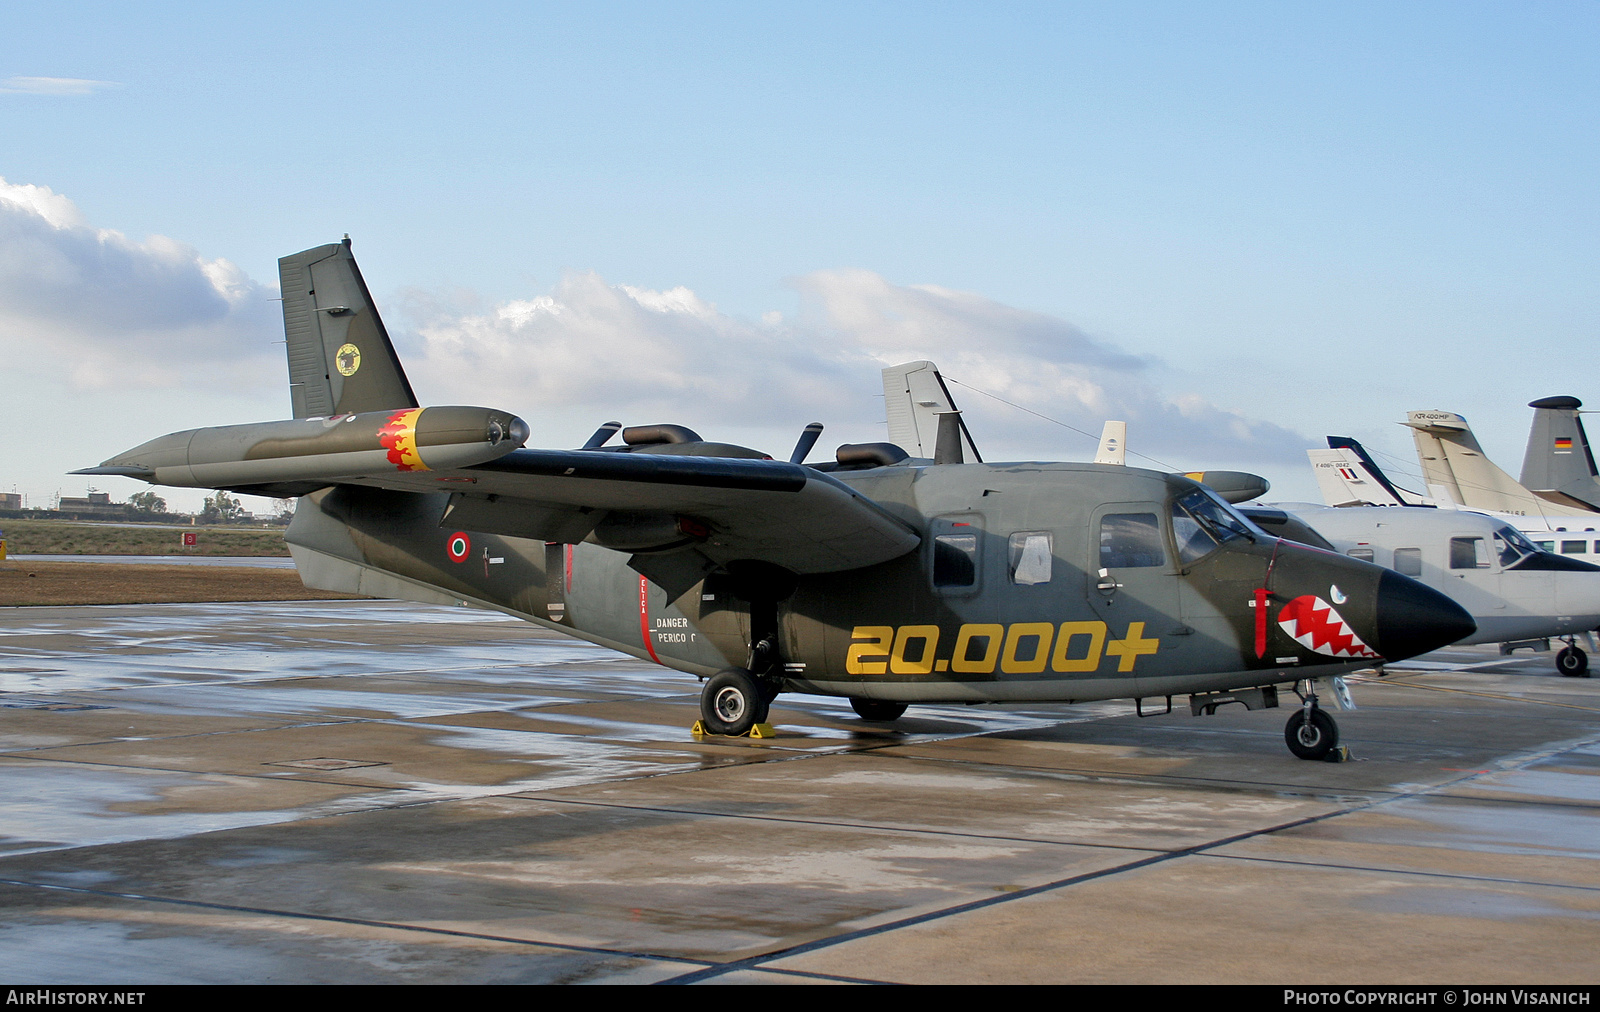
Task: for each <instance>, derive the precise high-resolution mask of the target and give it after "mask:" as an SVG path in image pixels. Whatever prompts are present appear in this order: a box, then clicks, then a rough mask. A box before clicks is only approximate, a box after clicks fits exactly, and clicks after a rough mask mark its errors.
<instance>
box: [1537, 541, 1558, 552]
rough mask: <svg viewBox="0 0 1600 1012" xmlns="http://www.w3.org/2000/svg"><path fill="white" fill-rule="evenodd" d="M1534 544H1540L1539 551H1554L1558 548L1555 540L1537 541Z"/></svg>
mask: <svg viewBox="0 0 1600 1012" xmlns="http://www.w3.org/2000/svg"><path fill="white" fill-rule="evenodd" d="M1534 544H1536V545H1538V546H1539V551H1541V552H1553V551H1555V550H1556V543H1555V542H1554V541H1535V542H1534Z"/></svg>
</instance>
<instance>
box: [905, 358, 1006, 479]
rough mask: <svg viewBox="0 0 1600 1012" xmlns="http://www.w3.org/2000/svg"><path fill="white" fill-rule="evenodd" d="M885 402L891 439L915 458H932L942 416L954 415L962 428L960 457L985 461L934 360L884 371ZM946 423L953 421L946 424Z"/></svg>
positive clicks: (980, 461) (911, 363) (935, 449)
mask: <svg viewBox="0 0 1600 1012" xmlns="http://www.w3.org/2000/svg"><path fill="white" fill-rule="evenodd" d="M883 402H884V408H885V410H887V412H888V420H889V442H891V443H895V444H897V445H898V446H899V447H900V448H901V449H903V450H905V451H906V452H907V453H909V454H911V455H912V456H913V457H933V456H934V455H935V454H936V452H937V450H938V446H939V416H940V415H947V414H952V413H953V414H955V415H956V419H957V423H956V424H958V426H959V428H960V437H961V438H960V449H961V454H960V459H962V460H965V461H972V462H977V463H982V462H983V457H982V456H981V455H980V454H979V453H978V448H977V447H976V446H974V445H973V443H972V434H971V433H970V432H968V431H967V423H966V422H965V420H962V419H961V416H960V412H959V411H958V410H957V408H956V402H955V399H954V398H952V397H951V396H950V390H949V388H947V387H946V386H945V385H944V377H942V376H940V375H939V367H938V366H936V365H934V364H933V363H932V362H926V361H923V362H906V363H903V364H901V365H892V366H890V367H889V368H887V369H885V370H883ZM946 424H947V425H948V424H950V423H948V422H947V423H946Z"/></svg>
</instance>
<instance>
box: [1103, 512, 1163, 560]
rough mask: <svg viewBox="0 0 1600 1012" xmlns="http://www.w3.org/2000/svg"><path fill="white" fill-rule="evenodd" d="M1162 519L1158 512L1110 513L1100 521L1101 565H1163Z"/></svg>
mask: <svg viewBox="0 0 1600 1012" xmlns="http://www.w3.org/2000/svg"><path fill="white" fill-rule="evenodd" d="M1166 561H1167V553H1166V552H1165V551H1164V550H1163V548H1162V544H1161V519H1160V518H1159V517H1157V516H1156V515H1155V514H1154V513H1107V514H1106V515H1105V516H1103V517H1101V518H1100V565H1101V567H1102V568H1104V569H1137V568H1141V567H1145V566H1161V565H1165V564H1166Z"/></svg>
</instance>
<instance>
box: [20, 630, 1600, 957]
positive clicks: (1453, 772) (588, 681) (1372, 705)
mask: <svg viewBox="0 0 1600 1012" xmlns="http://www.w3.org/2000/svg"><path fill="white" fill-rule="evenodd" d="M697 687H698V686H697V683H696V682H695V681H694V680H693V679H692V678H691V677H689V676H686V675H681V674H677V673H675V672H671V671H668V670H665V669H663V668H659V667H656V666H654V665H650V664H645V663H641V662H637V661H634V660H632V659H629V658H625V657H622V656H619V655H617V654H614V653H611V652H609V651H605V650H601V649H598V648H595V647H592V646H589V645H587V644H584V643H580V642H578V641H575V640H570V639H565V638H561V637H558V636H553V635H550V634H547V633H544V632H542V631H540V630H538V629H535V628H533V627H531V626H528V625H526V624H524V623H521V622H518V621H515V620H512V619H508V618H504V617H502V616H498V615H493V614H488V613H484V612H481V611H474V610H468V609H446V608H429V607H424V606H418V605H409V604H402V603H396V602H340V603H314V602H313V603H305V602H296V603H285V604H244V605H239V604H226V605H163V606H122V607H102V608H70V609H69V608H27V609H0V966H3V967H4V968H5V969H6V971H7V972H6V974H5V976H6V977H8V978H10V979H12V980H15V981H18V982H21V981H26V982H29V983H52V982H71V983H161V982H177V981H196V982H228V983H234V982H284V983H290V982H307V983H315V982H406V981H417V982H430V983H447V982H557V981H567V982H649V981H698V980H705V981H708V982H731V981H761V980H766V981H781V982H804V981H807V980H811V981H817V982H824V981H830V980H873V981H876V980H885V981H914V982H938V981H951V982H954V981H965V982H980V981H984V982H1047V981H1063V982H1071V981H1173V982H1198V981H1240V982H1244V981H1269V982H1318V981H1331V982H1349V983H1356V982H1369V981H1370V982H1404V981H1425V982H1450V983H1469V982H1496V983H1506V982H1517V981H1531V982H1543V983H1552V982H1565V981H1575V982H1592V981H1593V980H1594V979H1596V977H1597V976H1600V956H1597V955H1596V951H1597V948H1600V947H1597V945H1596V942H1597V941H1600V861H1597V860H1596V857H1597V856H1600V833H1597V829H1600V822H1597V821H1596V815H1597V813H1600V682H1591V681H1589V680H1573V679H1563V678H1560V677H1558V676H1557V675H1556V674H1555V672H1554V669H1553V667H1552V665H1551V663H1550V657H1549V655H1542V656H1537V657H1532V656H1530V655H1528V654H1521V655H1519V656H1518V657H1517V658H1515V659H1511V660H1506V659H1501V658H1497V657H1495V656H1494V654H1493V652H1492V650H1490V649H1488V648H1468V649H1463V650H1458V651H1446V652H1443V653H1441V654H1435V655H1432V656H1431V657H1430V658H1428V659H1427V662H1425V663H1421V664H1418V665H1416V666H1414V667H1413V668H1411V669H1408V670H1407V671H1405V672H1394V673H1391V675H1390V676H1389V677H1388V678H1386V679H1384V680H1383V681H1382V682H1369V683H1366V684H1358V685H1356V686H1355V695H1356V699H1357V702H1358V703H1359V704H1360V705H1361V709H1360V710H1359V711H1357V712H1355V713H1347V714H1337V715H1336V716H1337V717H1338V720H1339V723H1340V728H1341V731H1342V734H1343V740H1344V741H1345V743H1346V744H1348V745H1349V746H1350V747H1351V749H1352V751H1353V752H1354V753H1355V756H1356V758H1357V759H1358V761H1357V762H1352V763H1345V764H1325V763H1306V762H1301V761H1299V760H1296V759H1294V758H1293V757H1291V756H1290V755H1289V753H1288V752H1287V750H1286V749H1285V748H1284V745H1283V737H1282V727H1283V722H1284V720H1285V718H1286V717H1287V711H1285V710H1278V711H1267V712H1257V713H1246V712H1245V711H1243V710H1242V709H1240V708H1233V710H1234V712H1229V711H1227V710H1225V711H1224V712H1223V713H1220V714H1218V715H1217V716H1215V717H1210V718H1191V717H1189V716H1187V713H1186V712H1184V713H1175V714H1173V715H1171V716H1166V717H1159V718H1151V719H1143V720H1141V719H1138V718H1136V717H1135V716H1133V714H1132V712H1131V709H1132V708H1131V706H1130V705H1127V704H1121V703H1116V704H1100V705H1094V706H1085V707H1048V706H1039V707H1009V708H1004V709H1000V708H979V707H973V708H967V707H920V708H913V709H912V710H911V711H910V713H909V714H908V715H907V717H906V718H904V719H903V720H902V721H900V722H898V723H897V724H895V725H892V726H889V725H879V726H875V725H868V724H864V723H862V722H861V721H859V720H858V719H856V717H855V716H854V714H852V713H851V712H850V710H849V707H848V705H847V704H845V703H844V702H843V701H837V700H828V699H818V698H813V697H791V696H785V697H782V698H781V699H780V700H779V702H778V704H777V705H776V706H775V708H774V712H773V722H774V723H775V724H777V725H778V726H779V729H780V731H781V732H782V733H781V735H780V737H778V738H777V739H776V740H774V741H772V742H753V741H731V740H727V739H715V738H710V739H706V740H704V741H696V740H695V739H693V738H692V737H691V736H690V735H689V733H688V728H689V726H690V725H691V724H692V723H693V721H694V718H695V716H696V691H697ZM1180 702H1181V701H1180Z"/></svg>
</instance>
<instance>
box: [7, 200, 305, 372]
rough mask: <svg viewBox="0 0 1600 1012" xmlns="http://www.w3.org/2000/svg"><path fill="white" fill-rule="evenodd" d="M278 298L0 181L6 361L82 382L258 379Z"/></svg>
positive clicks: (207, 263)
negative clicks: (8, 356)
mask: <svg viewBox="0 0 1600 1012" xmlns="http://www.w3.org/2000/svg"><path fill="white" fill-rule="evenodd" d="M276 294H277V293H276V292H275V291H273V290H271V289H268V288H264V287H263V286H261V285H258V284H256V283H255V282H254V281H252V280H251V279H250V278H249V277H248V276H246V275H245V273H244V272H243V271H241V270H240V269H239V268H238V267H236V266H235V265H233V264H231V263H229V262H228V261H226V260H208V259H206V258H204V257H202V256H201V255H200V253H199V252H198V251H196V250H195V249H193V248H191V247H189V246H186V245H184V244H183V243H180V242H177V241H176V240H173V239H168V238H166V237H164V236H151V237H149V238H147V239H145V240H144V241H143V242H136V241H134V240H132V239H129V238H128V237H127V236H125V235H123V234H122V233H120V232H115V231H112V230H109V229H101V228H95V227H93V226H91V225H89V224H88V223H87V222H86V221H85V220H84V217H83V214H82V212H81V211H79V209H78V208H77V206H76V205H75V204H73V202H72V201H71V200H69V199H67V198H66V197H64V196H62V195H60V194H58V193H55V192H53V191H52V190H50V189H49V188H48V187H44V186H31V185H26V184H17V183H9V182H7V181H6V180H4V179H0V336H3V337H4V338H5V341H6V344H7V346H8V347H9V348H11V349H12V362H11V368H12V369H17V368H19V367H20V368H22V369H24V370H26V369H28V368H29V367H33V368H36V369H41V370H47V371H49V372H51V373H54V374H62V373H64V374H65V375H66V376H67V377H68V379H69V380H70V381H71V382H72V383H73V384H74V385H77V386H80V387H98V386H106V385H110V384H113V383H115V384H118V385H133V386H168V385H175V384H178V383H181V382H183V381H184V380H185V379H187V378H192V377H194V376H195V375H197V374H204V375H206V377H207V380H208V382H212V383H215V382H217V381H219V380H220V381H223V382H228V381H229V380H230V378H237V379H241V380H243V379H246V377H248V380H249V381H255V382H259V377H260V375H261V369H262V368H263V365H262V360H263V359H264V358H265V357H266V356H269V355H271V354H273V353H274V351H275V349H274V347H273V345H272V343H271V342H273V341H274V340H277V339H278V338H279V331H280V330H281V324H280V323H279V322H277V321H278V318H279V312H278V309H277V303H275V302H273V301H271V300H272V298H273V297H274V296H275V295H276Z"/></svg>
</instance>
